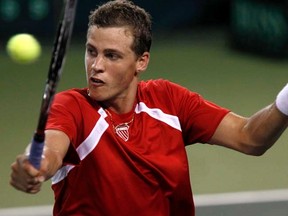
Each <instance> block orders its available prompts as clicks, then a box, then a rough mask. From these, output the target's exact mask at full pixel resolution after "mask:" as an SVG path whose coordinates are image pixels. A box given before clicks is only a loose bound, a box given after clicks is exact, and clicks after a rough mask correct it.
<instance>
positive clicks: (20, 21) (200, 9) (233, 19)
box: [0, 0, 288, 208]
mask: <svg viewBox="0 0 288 216" xmlns="http://www.w3.org/2000/svg"><path fill="white" fill-rule="evenodd" d="M135 2H136V3H137V4H139V5H141V6H143V7H144V8H146V9H147V10H148V11H149V12H150V13H151V15H152V16H153V29H154V41H153V47H152V51H151V54H152V60H151V63H150V66H149V68H148V70H147V72H146V73H145V74H143V77H142V78H143V79H150V78H160V77H161V78H166V79H170V80H171V81H174V82H177V83H180V84H182V85H184V86H186V87H187V88H190V89H191V90H193V91H197V92H199V93H200V94H202V95H203V96H204V97H206V98H207V99H209V100H212V101H214V102H216V103H218V104H220V105H223V106H225V107H228V108H230V109H232V110H233V111H235V112H237V113H239V114H242V115H250V114H252V113H253V112H254V111H256V110H258V109H260V108H262V107H263V106H265V105H267V104H269V103H271V102H272V101H273V100H274V98H275V95H276V94H277V92H278V91H279V90H280V89H281V87H282V86H283V85H284V84H285V83H286V82H287V77H288V76H287V72H288V63H287V39H288V36H287V34H288V33H287V32H288V30H287V29H288V27H287V1H284V0H282V1H280V0H274V1H272V0H271V1H268V0H266V1H265V0H263V1H260V0H193V1H191V0H180V1H167V0H166V1H164V0H156V1H155V0H145V1H144V0H142V1H140V0H138V1H135ZM97 4H99V1H90V0H89V1H88V0H81V1H79V5H78V11H77V16H76V23H75V29H74V34H73V39H72V45H71V47H70V49H69V52H68V55H67V61H66V63H67V64H66V66H65V70H64V73H63V77H62V79H61V82H60V86H59V91H60V90H63V89H66V88H71V87H83V86H85V72H84V67H83V59H84V42H85V32H86V26H87V16H88V14H89V11H90V10H91V9H92V8H94V7H95V6H96V5H97ZM60 11H61V1H59V0H54V1H51V0H50V1H49V0H0V29H1V30H0V48H1V49H0V68H1V69H0V70H1V75H0V76H1V79H0V86H1V91H0V97H1V104H0V105H1V106H0V115H1V116H0V122H1V124H0V133H1V136H0V143H1V147H2V150H1V153H0V156H1V157H0V208H6V207H14V206H27V205H28V206H30V205H42V204H52V203H53V194H52V191H51V189H50V184H49V182H47V183H45V184H44V186H43V190H42V192H40V193H39V194H37V195H34V196H33V195H28V194H24V193H20V192H18V191H16V190H14V189H13V188H12V187H10V186H9V174H10V164H11V162H13V161H14V159H15V156H16V155H17V154H18V153H20V152H21V151H23V149H24V148H25V146H26V144H27V143H28V142H29V141H30V138H31V136H32V133H33V130H34V128H35V125H36V122H37V117H38V113H39V107H40V99H41V97H42V91H43V86H44V83H45V79H46V74H47V68H48V65H49V62H50V55H51V51H52V44H53V39H54V33H55V29H56V25H57V19H58V16H59V13H60ZM20 32H28V33H31V34H35V35H36V36H37V38H38V39H39V40H40V42H41V43H42V45H43V54H42V56H41V58H40V59H39V60H38V61H37V62H36V63H34V64H32V65H18V64H15V63H13V62H11V60H10V59H9V58H8V56H7V54H6V52H5V44H6V42H7V40H8V38H9V37H10V36H11V35H13V34H16V33H20ZM287 140H288V135H287V133H286V134H284V136H283V137H281V138H280V140H279V141H278V142H277V144H276V146H275V147H273V148H272V149H271V150H270V151H269V152H267V153H266V154H265V155H264V156H263V157H260V158H256V157H250V156H245V155H242V154H239V153H237V152H233V151H230V150H228V149H223V148H219V147H213V146H208V145H194V146H190V147H188V148H187V153H188V157H189V163H190V169H191V181H192V187H193V191H194V193H195V194H207V193H222V192H236V191H251V190H267V189H268V190H269V189H284V188H287V187H288V183H287V179H288V170H287V164H288V163H287V162H288V159H287V152H288V145H287Z"/></svg>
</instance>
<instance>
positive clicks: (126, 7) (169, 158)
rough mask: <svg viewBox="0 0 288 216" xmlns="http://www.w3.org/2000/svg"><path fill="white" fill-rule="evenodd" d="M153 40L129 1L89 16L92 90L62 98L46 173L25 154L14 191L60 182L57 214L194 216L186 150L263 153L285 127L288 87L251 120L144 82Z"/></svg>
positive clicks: (145, 17) (165, 84) (165, 85)
mask: <svg viewBox="0 0 288 216" xmlns="http://www.w3.org/2000/svg"><path fill="white" fill-rule="evenodd" d="M151 41H152V39H151V18H150V15H149V14H148V13H147V12H145V10H144V9H142V8H140V7H138V6H136V5H135V4H133V3H131V2H129V1H125V0H123V1H121V0H120V1H111V2H107V3H105V4H103V5H101V6H100V7H98V8H97V9H96V10H94V11H93V12H92V13H91V15H90V17H89V25H88V31H87V42H86V53H85V67H86V77H87V88H84V89H70V90H67V91H63V92H60V93H58V94H57V96H56V97H55V100H54V103H53V106H52V108H51V114H50V115H49V120H48V125H47V129H46V141H45V149H44V153H43V160H42V163H41V169H40V170H39V171H38V170H36V169H34V168H33V167H32V166H31V165H30V164H29V162H28V160H27V154H26V153H24V154H21V155H19V156H18V157H17V159H16V161H15V162H14V163H13V164H12V165H11V167H12V173H11V182H10V183H11V185H12V186H14V187H15V188H16V189H18V190H21V191H24V192H27V193H32V194H34V193H37V192H39V191H40V189H41V185H42V183H43V182H44V181H46V180H48V179H52V188H53V190H54V192H55V205H54V210H53V214H54V215H55V216H56V215H57V216H60V215H61V216H64V215H65V216H67V215H69V216H72V215H77V216H79V215H82V216H114V215H117V216H136V215H137V216H193V215H194V214H195V213H194V211H195V210H194V203H193V195H192V190H191V186H190V180H189V168H188V161H187V155H186V152H185V146H188V145H191V144H194V143H210V144H214V145H219V146H224V147H227V148H230V149H234V150H236V151H239V152H242V153H245V154H248V155H262V154H263V153H264V152H265V151H266V150H267V149H269V148H270V147H271V146H272V145H273V144H274V143H275V141H276V140H277V139H278V138H279V136H280V135H281V134H282V132H283V131H284V130H285V129H286V127H287V124H288V87H287V86H286V87H284V88H283V90H282V91H281V92H280V93H279V94H278V96H277V99H276V101H275V102H274V103H272V104H270V105H268V106H267V107H265V108H264V109H262V110H260V111H258V112H257V113H255V114H254V115H252V116H251V117H249V118H246V117H242V116H239V115H237V114H235V113H233V112H232V111H230V110H228V109H226V108H223V107H220V106H218V105H216V104H214V103H212V102H210V101H207V100H205V99H204V98H202V97H201V96H200V95H199V94H197V93H195V92H192V91H190V90H188V89H186V88H184V87H181V86H180V85H178V84H175V83H172V82H170V81H168V80H164V79H159V80H149V81H140V79H139V77H140V74H141V73H142V72H144V71H145V70H146V68H147V66H148V63H149V59H150V52H149V50H150V46H151ZM28 149H29V146H28ZM26 152H29V150H27V151H26Z"/></svg>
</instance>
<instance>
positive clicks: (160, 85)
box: [139, 79, 199, 98]
mask: <svg viewBox="0 0 288 216" xmlns="http://www.w3.org/2000/svg"><path fill="white" fill-rule="evenodd" d="M139 91H140V92H142V93H144V94H145V93H148V92H149V93H153V94H156V95H161V96H164V95H167V96H169V97H173V98H174V97H176V98H180V97H181V96H187V95H189V96H196V97H199V94H198V93H196V92H193V91H191V90H189V89H188V88H186V87H184V86H181V85H180V84H177V83H175V82H171V81H169V80H165V79H155V80H147V81H141V82H140V83H139Z"/></svg>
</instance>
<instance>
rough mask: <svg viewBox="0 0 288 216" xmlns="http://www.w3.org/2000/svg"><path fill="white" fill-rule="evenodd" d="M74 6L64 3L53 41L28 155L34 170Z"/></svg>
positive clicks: (72, 2) (74, 2)
mask: <svg viewBox="0 0 288 216" xmlns="http://www.w3.org/2000/svg"><path fill="white" fill-rule="evenodd" d="M76 5H77V0H65V1H64V8H63V14H62V17H61V18H60V21H59V26H58V30H57V33H56V38H55V41H54V47H53V52H52V57H51V62H50V65H49V72H48V78H47V80H46V85H45V89H44V94H43V98H42V104H41V107H40V116H39V118H38V125H37V128H36V131H35V132H34V135H33V138H32V141H31V148H30V154H29V161H30V163H31V164H32V165H33V166H34V167H35V168H36V169H40V164H41V160H42V153H43V148H44V142H45V127H46V123H47V118H48V114H49V110H50V106H51V104H52V101H53V97H54V95H55V92H56V88H57V85H58V81H59V79H60V77H61V73H62V70H63V66H64V62H65V55H66V51H67V48H68V46H69V43H70V39H71V36H72V31H73V24H74V19H75V13H76Z"/></svg>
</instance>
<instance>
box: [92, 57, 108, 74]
mask: <svg viewBox="0 0 288 216" xmlns="http://www.w3.org/2000/svg"><path fill="white" fill-rule="evenodd" d="M104 65H105V60H104V59H103V57H101V56H100V55H98V56H97V57H96V58H95V59H94V61H93V63H92V65H91V66H92V69H93V70H95V71H96V72H103V71H104V69H105V67H104Z"/></svg>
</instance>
